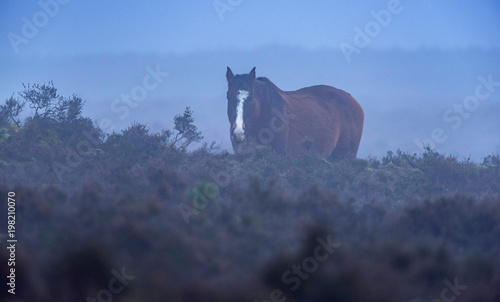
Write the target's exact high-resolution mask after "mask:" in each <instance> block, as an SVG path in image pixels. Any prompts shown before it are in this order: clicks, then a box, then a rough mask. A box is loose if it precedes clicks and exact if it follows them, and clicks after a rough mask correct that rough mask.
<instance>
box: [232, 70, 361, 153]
mask: <svg viewBox="0 0 500 302" xmlns="http://www.w3.org/2000/svg"><path fill="white" fill-rule="evenodd" d="M226 77H227V80H228V86H229V89H228V93H227V97H228V116H229V121H230V123H231V129H230V131H231V142H232V144H233V149H234V151H235V153H241V150H242V148H241V147H242V145H244V144H243V143H245V142H254V143H255V142H256V143H258V144H265V145H269V146H271V147H272V148H273V149H274V150H275V151H276V152H278V153H280V154H284V155H287V156H296V155H300V154H305V153H309V152H313V153H316V154H318V155H319V156H321V157H323V158H325V159H337V158H345V157H355V156H356V153H357V151H358V147H359V142H360V140H361V134H362V132H363V120H364V113H363V109H362V108H361V106H360V105H359V104H358V102H356V100H355V99H354V98H353V97H352V96H351V95H350V94H348V93H346V92H345V91H342V90H340V89H336V88H334V87H331V86H325V85H318V86H311V87H306V88H302V89H299V90H296V91H282V90H281V89H279V88H278V87H276V85H274V84H273V83H272V82H271V81H270V80H268V79H267V78H255V68H254V69H252V71H251V72H250V73H249V74H248V75H236V76H235V75H233V73H232V71H231V70H230V69H229V67H228V70H227V74H226Z"/></svg>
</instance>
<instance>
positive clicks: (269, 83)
mask: <svg viewBox="0 0 500 302" xmlns="http://www.w3.org/2000/svg"><path fill="white" fill-rule="evenodd" d="M256 80H258V81H261V82H264V83H265V84H267V85H270V86H272V87H275V88H277V89H279V88H278V87H277V86H276V85H274V83H273V82H271V80H269V79H268V78H266V77H258V78H257V79H256Z"/></svg>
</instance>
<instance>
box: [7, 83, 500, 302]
mask: <svg viewBox="0 0 500 302" xmlns="http://www.w3.org/2000/svg"><path fill="white" fill-rule="evenodd" d="M19 96H20V98H19V99H15V98H14V97H11V98H9V99H8V100H7V101H6V103H5V104H4V105H3V106H0V196H7V192H9V191H13V192H16V200H17V205H16V212H17V216H16V232H17V233H16V234H17V236H18V237H19V238H22V239H23V241H22V244H19V245H18V246H17V251H16V253H17V259H16V260H17V261H16V263H17V264H16V280H17V290H18V292H17V293H16V297H15V298H16V299H17V300H15V301H34V302H38V301H40V302H41V301H54V299H56V300H57V301H80V300H87V301H94V300H93V299H95V300H99V299H101V300H105V299H106V295H105V294H103V293H105V292H104V291H105V290H109V289H108V287H109V284H110V280H112V278H116V274H123V275H124V276H127V277H126V278H125V279H123V278H122V281H123V283H119V284H118V283H117V284H115V285H116V286H119V285H123V290H122V291H120V292H119V293H118V292H117V293H116V294H115V293H113V299H115V298H116V300H117V301H118V300H120V301H186V302H198V301H200V302H201V301H238V302H240V301H293V302H295V301H296V302H299V301H300V302H303V301H318V302H319V301H372V300H374V301H437V299H439V300H442V301H445V300H443V297H444V299H453V298H454V300H456V301H500V290H499V288H500V287H499V285H500V266H499V261H498V259H499V258H498V257H499V251H500V241H499V240H498V238H500V186H498V182H499V180H500V164H499V163H500V160H499V156H498V155H490V156H488V157H486V158H485V159H484V160H483V162H482V163H476V162H473V161H471V160H469V159H463V160H461V159H458V158H457V157H455V156H449V155H444V154H440V153H438V152H436V151H435V150H431V149H426V150H425V151H424V152H423V153H422V154H409V153H406V152H403V151H400V150H397V151H395V152H391V151H389V152H388V153H387V155H386V156H384V157H382V158H381V159H378V158H368V159H346V160H341V161H335V162H327V161H325V160H323V159H321V158H318V157H316V156H314V155H312V154H307V155H304V156H301V157H297V158H284V157H281V156H279V155H278V154H276V153H275V152H273V151H272V150H271V149H270V148H267V147H266V146H258V147H256V148H254V149H252V150H250V152H248V153H247V154H246V155H245V156H242V155H233V154H229V153H228V152H226V151H221V150H219V149H218V148H217V146H216V144H215V143H212V144H207V143H205V144H203V145H202V146H201V147H199V148H198V149H195V148H189V149H190V150H191V149H194V150H192V151H188V147H189V146H191V147H192V146H193V144H196V143H198V142H200V141H201V139H202V136H201V132H200V131H198V129H197V128H196V126H195V124H194V118H193V112H192V111H191V110H190V108H189V107H188V108H186V110H185V111H184V112H183V113H182V114H179V115H176V116H174V129H172V130H164V131H161V132H160V133H151V132H150V130H149V128H148V127H147V126H146V125H143V124H140V123H134V124H132V125H130V126H129V127H128V128H126V129H125V130H122V131H120V132H119V133H112V134H109V135H104V134H103V132H102V131H101V130H100V129H99V127H97V126H96V125H95V124H94V123H92V122H91V120H90V119H89V118H86V117H83V116H81V110H82V106H83V101H82V100H81V99H79V98H78V97H76V96H72V97H71V98H64V97H61V96H59V95H58V94H57V90H56V89H55V88H54V87H53V85H52V83H49V84H46V85H45V84H44V85H33V86H30V85H27V86H25V91H23V92H22V93H20V94H19ZM27 105H28V106H29V107H30V108H31V109H32V111H31V114H32V115H28V116H27V117H25V118H24V119H21V112H22V110H23V108H24V106H27ZM0 228H1V229H3V230H5V229H6V228H7V225H6V220H5V219H3V220H0ZM1 235H2V234H1V232H0V236H1ZM0 239H2V238H0ZM0 247H1V248H0V261H2V262H3V263H7V259H8V255H7V252H6V251H7V250H6V248H5V243H4V240H3V239H2V242H0ZM125 283H126V284H125ZM450 286H451V288H452V289H451V288H450ZM99 293H100V294H99ZM443 293H444V294H443ZM99 295H101V296H99ZM115 295H116V296H115ZM443 295H444V296H443ZM0 297H1V299H2V301H10V300H9V299H12V297H11V296H10V294H7V293H6V291H2V292H1V293H0ZM108 300H109V299H108Z"/></svg>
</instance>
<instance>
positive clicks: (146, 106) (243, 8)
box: [0, 0, 500, 160]
mask: <svg viewBox="0 0 500 302" xmlns="http://www.w3.org/2000/svg"><path fill="white" fill-rule="evenodd" d="M40 3H42V4H40ZM221 3H222V4H221ZM231 3H232V4H229V2H227V1H204V2H201V3H198V5H192V4H186V3H157V4H156V5H155V6H148V5H144V4H143V3H140V2H137V1H131V2H127V3H122V2H116V1H109V2H106V3H101V2H98V1H90V2H88V3H87V4H83V3H80V2H76V1H58V2H55V0H45V1H41V2H33V3H19V2H15V1H5V2H3V3H2V4H0V7H1V8H2V10H0V28H1V32H0V34H1V36H2V37H3V38H2V39H0V53H1V57H0V66H1V68H0V82H1V83H2V86H0V97H1V98H3V99H0V101H2V102H3V101H4V100H5V99H7V98H8V97H10V96H11V95H12V93H14V92H17V91H21V90H22V83H26V84H27V83H31V84H34V83H40V84H41V83H46V82H48V81H53V82H54V85H55V87H56V88H58V90H59V93H60V94H61V95H64V96H69V95H71V94H73V93H75V94H77V95H78V96H80V97H82V98H83V99H84V100H85V101H86V106H85V107H84V115H86V116H88V117H90V118H92V119H94V120H96V121H98V122H102V121H103V120H105V121H107V122H108V123H111V124H112V125H113V126H114V130H115V131H120V130H123V129H125V128H126V127H127V126H128V125H130V124H131V123H132V122H134V121H135V122H140V123H144V124H146V125H148V126H149V127H150V129H151V131H159V130H161V129H167V128H171V127H172V124H173V117H174V116H175V115H176V114H179V113H181V112H182V111H183V110H184V108H185V107H186V106H191V108H192V109H193V110H194V114H195V123H196V124H197V126H198V127H199V129H200V130H201V131H202V132H203V135H204V136H205V140H204V141H206V142H211V141H217V142H220V143H222V147H223V148H224V149H227V150H229V151H232V150H231V146H230V142H229V135H228V121H227V116H226V100H225V93H226V89H227V87H226V80H225V76H224V75H225V70H226V66H230V67H231V68H232V69H233V71H234V72H235V73H238V74H240V73H248V72H249V71H250V69H251V68H252V67H254V66H256V67H257V76H265V77H268V78H269V79H270V80H271V81H273V82H274V83H275V84H276V85H277V86H278V87H280V88H281V89H283V90H296V89H300V88H302V87H307V86H311V85H317V84H326V85H331V86H334V87H337V88H339V89H343V90H345V91H347V92H349V93H351V94H352V95H353V96H354V97H355V98H356V99H357V100H358V102H359V103H360V104H361V105H362V106H363V108H364V110H365V128H364V134H363V137H362V140H361V145H360V150H359V154H358V156H359V157H367V156H383V155H384V154H385V153H386V152H387V151H389V150H392V151H394V150H396V149H398V148H400V149H401V150H403V151H408V152H414V151H415V150H417V149H418V147H417V144H416V143H415V141H416V140H418V141H422V140H424V139H429V138H432V136H433V132H435V131H437V134H436V133H434V135H435V139H433V141H436V140H437V141H438V142H436V143H435V145H436V146H435V147H436V150H437V151H440V152H444V153H448V154H454V155H458V156H459V157H468V156H469V155H470V156H472V158H474V159H476V160H479V159H481V158H482V157H484V156H487V155H489V154H492V153H498V152H500V134H499V133H500V131H499V130H500V120H499V119H498V118H497V116H496V115H497V114H498V113H500V91H499V89H497V88H498V87H497V86H494V87H492V89H493V90H492V91H487V90H485V91H487V92H489V95H488V97H487V98H484V99H483V100H480V101H479V102H478V103H477V104H472V105H474V108H472V107H470V109H471V110H470V112H465V114H464V113H460V112H457V110H458V109H457V108H458V107H456V106H460V105H461V106H463V105H464V101H465V100H466V99H467V97H469V96H471V95H472V96H474V95H475V93H476V87H477V86H478V85H481V81H480V78H481V77H482V78H486V79H488V77H491V79H492V81H493V82H499V81H500V73H499V72H498V70H500V68H499V67H500V56H498V54H499V53H500V35H499V34H498V33H500V18H499V16H500V4H497V2H495V1H483V2H480V3H469V2H467V1H442V2H439V3H432V4H429V3H424V2H417V1H409V0H407V1H403V0H402V1H396V0H390V1H362V2H360V3H359V4H357V5H356V6H354V5H352V4H350V3H349V2H347V1H339V2H336V3H332V2H328V1H318V2H315V3H299V2H286V1H276V2H273V3H267V2H265V1H255V2H250V1H233V2H231ZM224 5H225V6H224ZM443 12H446V13H443ZM44 15H45V16H46V19H44ZM90 16H91V17H90ZM30 24H31V25H30ZM30 26H31V27H30ZM33 26H35V28H33ZM30 30H31V32H30ZM148 68H149V69H148ZM155 68H159V70H160V71H161V73H163V72H164V73H168V75H166V76H164V77H161V82H158V85H157V86H156V87H155V88H154V89H152V90H148V91H147V96H146V97H145V99H144V100H143V101H141V102H136V103H137V104H136V105H130V104H129V105H127V104H126V102H125V101H124V100H123V99H122V95H130V94H131V93H132V92H133V91H134V89H135V88H136V87H137V86H141V83H142V80H143V78H144V77H145V76H146V75H147V74H148V70H149V72H150V70H151V69H155ZM132 103H134V102H132ZM469 106H471V105H470V104H469ZM448 110H451V111H452V112H451V113H450V112H448ZM469 113H470V114H469ZM445 116H446V117H445ZM436 129H437V130H436ZM444 137H446V138H445V139H444Z"/></svg>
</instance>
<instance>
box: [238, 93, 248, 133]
mask: <svg viewBox="0 0 500 302" xmlns="http://www.w3.org/2000/svg"><path fill="white" fill-rule="evenodd" d="M249 95H250V93H249V92H248V91H246V90H238V95H237V96H236V98H237V99H238V106H237V107H236V127H235V128H234V134H236V135H243V134H245V132H244V130H243V104H244V103H245V100H246V99H247V98H248V96H249Z"/></svg>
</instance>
